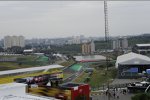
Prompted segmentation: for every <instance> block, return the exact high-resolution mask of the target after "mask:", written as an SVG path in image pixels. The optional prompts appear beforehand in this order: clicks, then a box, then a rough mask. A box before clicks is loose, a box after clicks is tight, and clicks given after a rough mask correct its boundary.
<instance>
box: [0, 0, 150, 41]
mask: <svg viewBox="0 0 150 100" xmlns="http://www.w3.org/2000/svg"><path fill="white" fill-rule="evenodd" d="M0 10H1V14H0V23H1V24H0V27H1V30H0V34H1V39H2V38H3V37H4V36H7V35H23V36H25V37H26V38H29V39H31V38H59V37H62V38H63V37H70V36H78V35H84V36H87V37H90V36H91V37H103V36H104V11H103V10H104V8H103V1H1V2H0ZM149 11H150V2H149V1H142V2H141V1H108V12H109V14H108V20H109V34H110V36H119V35H120V36H122V35H131V34H133V35H138V34H142V33H150V29H149V27H148V26H150V21H149V17H150V14H149V13H147V12H149Z"/></svg>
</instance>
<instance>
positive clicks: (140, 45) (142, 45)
mask: <svg viewBox="0 0 150 100" xmlns="http://www.w3.org/2000/svg"><path fill="white" fill-rule="evenodd" d="M136 46H139V47H146V46H150V44H136Z"/></svg>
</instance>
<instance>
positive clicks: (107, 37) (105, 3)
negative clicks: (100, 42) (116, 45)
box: [104, 0, 110, 100]
mask: <svg viewBox="0 0 150 100" xmlns="http://www.w3.org/2000/svg"><path fill="white" fill-rule="evenodd" d="M104 18H105V55H106V68H107V75H108V67H109V66H108V65H109V56H108V47H109V29H108V8H107V0H104ZM107 88H108V90H107V95H108V100H110V91H109V80H108V83H107Z"/></svg>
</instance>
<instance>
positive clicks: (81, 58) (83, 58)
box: [74, 55, 106, 62]
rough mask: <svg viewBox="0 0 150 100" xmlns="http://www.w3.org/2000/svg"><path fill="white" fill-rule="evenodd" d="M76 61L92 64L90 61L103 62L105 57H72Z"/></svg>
mask: <svg viewBox="0 0 150 100" xmlns="http://www.w3.org/2000/svg"><path fill="white" fill-rule="evenodd" d="M74 58H75V59H76V61H81V62H90V61H91V62H92V61H100V60H105V59H106V57H104V56H102V55H91V56H74Z"/></svg>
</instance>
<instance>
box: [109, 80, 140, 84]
mask: <svg viewBox="0 0 150 100" xmlns="http://www.w3.org/2000/svg"><path fill="white" fill-rule="evenodd" d="M139 81H140V80H137V79H115V80H114V81H113V82H112V83H111V84H110V85H116V84H127V83H133V82H139Z"/></svg>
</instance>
